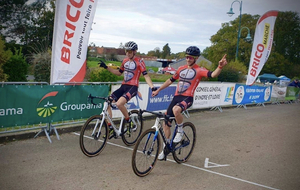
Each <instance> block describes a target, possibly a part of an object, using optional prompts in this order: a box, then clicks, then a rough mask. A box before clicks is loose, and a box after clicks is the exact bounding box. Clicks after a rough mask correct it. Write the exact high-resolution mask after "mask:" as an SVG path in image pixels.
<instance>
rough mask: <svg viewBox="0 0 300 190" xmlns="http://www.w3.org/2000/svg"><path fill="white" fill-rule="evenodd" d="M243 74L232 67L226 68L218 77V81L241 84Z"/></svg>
mask: <svg viewBox="0 0 300 190" xmlns="http://www.w3.org/2000/svg"><path fill="white" fill-rule="evenodd" d="M242 76H243V75H242V74H241V73H240V71H238V70H236V69H235V68H232V67H226V66H225V67H224V68H223V70H222V72H221V74H220V75H219V76H218V81H221V82H241V80H242Z"/></svg>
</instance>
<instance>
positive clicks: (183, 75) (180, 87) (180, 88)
mask: <svg viewBox="0 0 300 190" xmlns="http://www.w3.org/2000/svg"><path fill="white" fill-rule="evenodd" d="M208 73H209V70H207V69H205V68H202V67H199V66H198V65H197V64H194V65H193V67H192V68H188V65H183V66H181V67H179V68H178V70H177V71H176V73H175V74H174V75H173V76H172V78H173V79H174V80H177V79H179V81H178V84H177V88H176V92H175V96H177V95H183V96H192V97H193V96H194V92H195V89H196V88H197V86H198V84H199V82H200V81H201V79H202V77H208Z"/></svg>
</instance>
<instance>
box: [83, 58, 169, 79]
mask: <svg viewBox="0 0 300 190" xmlns="http://www.w3.org/2000/svg"><path fill="white" fill-rule="evenodd" d="M98 63H99V61H87V66H88V67H89V68H92V67H99V65H98ZM105 63H106V64H107V65H108V64H109V63H112V64H113V65H116V66H121V62H120V61H106V62H105ZM149 69H152V70H153V71H154V72H157V71H158V68H157V67H147V70H149ZM148 74H149V76H150V77H151V79H152V81H153V82H165V81H166V80H167V79H168V78H170V77H171V75H165V74H156V73H148ZM140 81H142V82H145V78H144V77H143V76H141V78H140Z"/></svg>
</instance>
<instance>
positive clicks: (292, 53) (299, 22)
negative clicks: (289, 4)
mask: <svg viewBox="0 0 300 190" xmlns="http://www.w3.org/2000/svg"><path fill="white" fill-rule="evenodd" d="M273 46H274V49H273V51H274V52H278V53H279V54H281V55H283V56H284V58H286V59H287V60H288V61H289V62H291V63H293V64H296V65H297V64H298V65H300V17H299V14H298V13H297V12H290V11H287V12H279V14H278V16H277V19H276V23H275V27H274V43H273Z"/></svg>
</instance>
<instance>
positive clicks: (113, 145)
mask: <svg viewBox="0 0 300 190" xmlns="http://www.w3.org/2000/svg"><path fill="white" fill-rule="evenodd" d="M299 116H300V104H281V105H266V107H263V106H259V107H258V106H252V107H248V109H244V108H230V109H224V110H223V112H222V113H221V112H219V111H208V110H206V111H199V112H196V113H191V118H189V119H188V120H189V121H191V122H193V123H194V124H195V126H196V128H197V142H196V147H195V150H194V152H193V155H192V156H191V158H190V160H188V162H186V164H177V163H175V162H174V161H173V158H172V156H168V160H167V161H158V163H157V164H156V165H155V168H154V169H153V170H152V172H151V173H150V174H149V175H148V176H145V177H142V178H141V177H138V176H136V175H135V174H134V173H133V171H132V168H131V155H132V147H127V146H125V145H124V144H123V142H122V140H121V139H113V140H110V141H109V144H107V145H106V147H105V149H104V150H103V152H102V153H101V154H100V155H98V156H97V157H93V158H88V157H86V156H85V155H84V154H83V153H82V152H81V150H80V147H79V136H78V131H74V132H68V133H61V134H60V140H58V139H56V137H55V135H51V139H52V143H49V141H48V139H47V138H46V137H45V136H39V137H37V138H35V139H34V138H29V139H26V140H18V141H14V142H5V143H2V144H0V171H1V172H0V189H1V190H19V189H22V190H35V189H36V190H42V189H45V190H48V189H51V190H52V189H53V190H57V189H62V190H69V189H70V190H71V189H72V190H77V189H78V190H81V189H87V190H90V189H113V190H116V189H120V190H121V189H122V190H123V189H126V190H127V189H129V190H143V189H208V190H223V189H226V190H228V189H229V190H231V189H233V190H235V189H237V190H241V189H243V190H256V189H285V190H297V189H300V138H299V137H300V124H299V121H300V120H299V118H300V117H299ZM186 120H187V119H186ZM153 122H154V121H153V120H147V121H146V122H145V128H148V127H150V126H151V125H152V123H153Z"/></svg>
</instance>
